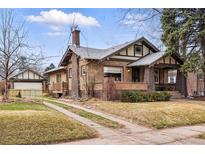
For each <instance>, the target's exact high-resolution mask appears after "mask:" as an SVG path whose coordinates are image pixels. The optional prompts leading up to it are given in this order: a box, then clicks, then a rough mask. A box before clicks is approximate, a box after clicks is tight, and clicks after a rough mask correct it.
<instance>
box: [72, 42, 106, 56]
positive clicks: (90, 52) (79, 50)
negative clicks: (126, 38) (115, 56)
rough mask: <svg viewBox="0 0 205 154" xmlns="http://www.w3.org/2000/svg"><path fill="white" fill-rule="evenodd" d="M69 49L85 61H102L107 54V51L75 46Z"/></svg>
mask: <svg viewBox="0 0 205 154" xmlns="http://www.w3.org/2000/svg"><path fill="white" fill-rule="evenodd" d="M69 49H71V50H72V51H73V52H74V53H75V54H77V55H78V56H80V57H81V58H84V59H101V57H103V55H104V54H105V53H106V52H107V50H106V49H95V48H89V47H83V46H79V47H78V46H75V45H71V46H70V47H69Z"/></svg>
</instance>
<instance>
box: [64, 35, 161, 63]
mask: <svg viewBox="0 0 205 154" xmlns="http://www.w3.org/2000/svg"><path fill="white" fill-rule="evenodd" d="M141 40H143V41H145V42H147V43H148V44H149V45H150V46H151V47H152V48H153V49H154V50H156V51H159V49H157V48H156V47H155V46H154V45H153V44H152V43H150V42H149V41H148V40H147V39H146V38H144V37H141V38H138V39H135V40H133V41H129V42H125V43H123V44H120V45H117V46H113V47H111V48H107V49H96V48H89V47H83V46H75V45H70V46H69V47H68V49H67V51H66V52H65V54H64V56H63V58H62V59H61V62H60V65H61V63H62V62H63V61H64V58H65V57H66V56H67V55H68V54H69V53H70V51H69V49H70V50H72V51H73V52H74V53H75V54H77V55H78V56H80V57H81V58H84V59H96V60H100V59H103V58H106V57H108V56H110V55H112V54H114V53H115V52H117V51H119V50H120V49H123V48H125V47H127V46H128V45H130V44H132V43H135V42H137V41H141Z"/></svg>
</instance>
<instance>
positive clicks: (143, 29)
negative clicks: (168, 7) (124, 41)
mask: <svg viewBox="0 0 205 154" xmlns="http://www.w3.org/2000/svg"><path fill="white" fill-rule="evenodd" d="M162 10H163V9H155V8H146V9H145V8H137V9H136V8H132V9H121V12H122V16H121V18H120V20H119V23H120V24H121V25H122V26H126V27H129V28H130V29H132V32H133V33H135V35H136V37H139V36H142V35H143V36H145V37H148V38H149V39H150V40H151V41H152V42H153V43H154V44H156V45H157V46H158V48H160V49H162V48H163V44H162V42H161V41H159V40H160V39H161V34H162V29H161V23H160V17H161V14H162Z"/></svg>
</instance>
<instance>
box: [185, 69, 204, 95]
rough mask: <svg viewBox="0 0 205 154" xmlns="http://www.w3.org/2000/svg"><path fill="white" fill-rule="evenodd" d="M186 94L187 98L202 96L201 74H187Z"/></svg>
mask: <svg viewBox="0 0 205 154" xmlns="http://www.w3.org/2000/svg"><path fill="white" fill-rule="evenodd" d="M187 93H188V95H189V96H204V75H203V73H188V75H187Z"/></svg>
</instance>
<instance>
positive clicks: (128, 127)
mask: <svg viewBox="0 0 205 154" xmlns="http://www.w3.org/2000/svg"><path fill="white" fill-rule="evenodd" d="M56 102H58V103H63V104H68V105H70V106H73V107H76V108H79V109H83V110H86V111H88V112H91V113H94V114H97V115H100V116H103V117H105V118H107V119H110V120H113V121H116V122H118V123H120V124H122V125H124V126H125V127H123V128H120V129H111V128H106V127H104V126H101V125H99V124H97V123H95V122H93V121H91V120H89V119H86V118H83V117H80V116H78V115H76V114H74V113H72V112H69V111H68V110H65V109H63V108H61V107H58V106H56V105H53V104H51V103H48V102H44V104H45V105H47V106H49V107H51V108H54V109H56V110H58V111H59V112H62V113H63V114H65V115H67V116H68V117H71V118H73V119H75V120H78V121H79V122H81V123H83V124H85V125H87V126H88V127H91V128H93V129H95V130H96V131H97V132H98V134H99V137H98V138H95V139H88V140H80V141H74V142H67V143H63V144H87V145H90V144H96V145H100V144H101V145H105V144H110V145H111V144H124V145H125V144H152V145H153V144H205V140H202V139H198V138H196V136H197V135H199V134H201V133H203V132H205V124H202V125H195V126H185V127H177V128H168V129H161V130H154V129H150V128H146V127H144V126H140V125H136V124H133V123H130V122H128V121H125V120H122V119H120V118H118V117H116V116H113V115H110V114H105V113H101V112H98V111H94V110H91V109H87V108H84V107H82V106H79V105H75V104H71V103H68V102H66V103H65V102H64V101H56Z"/></svg>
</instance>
